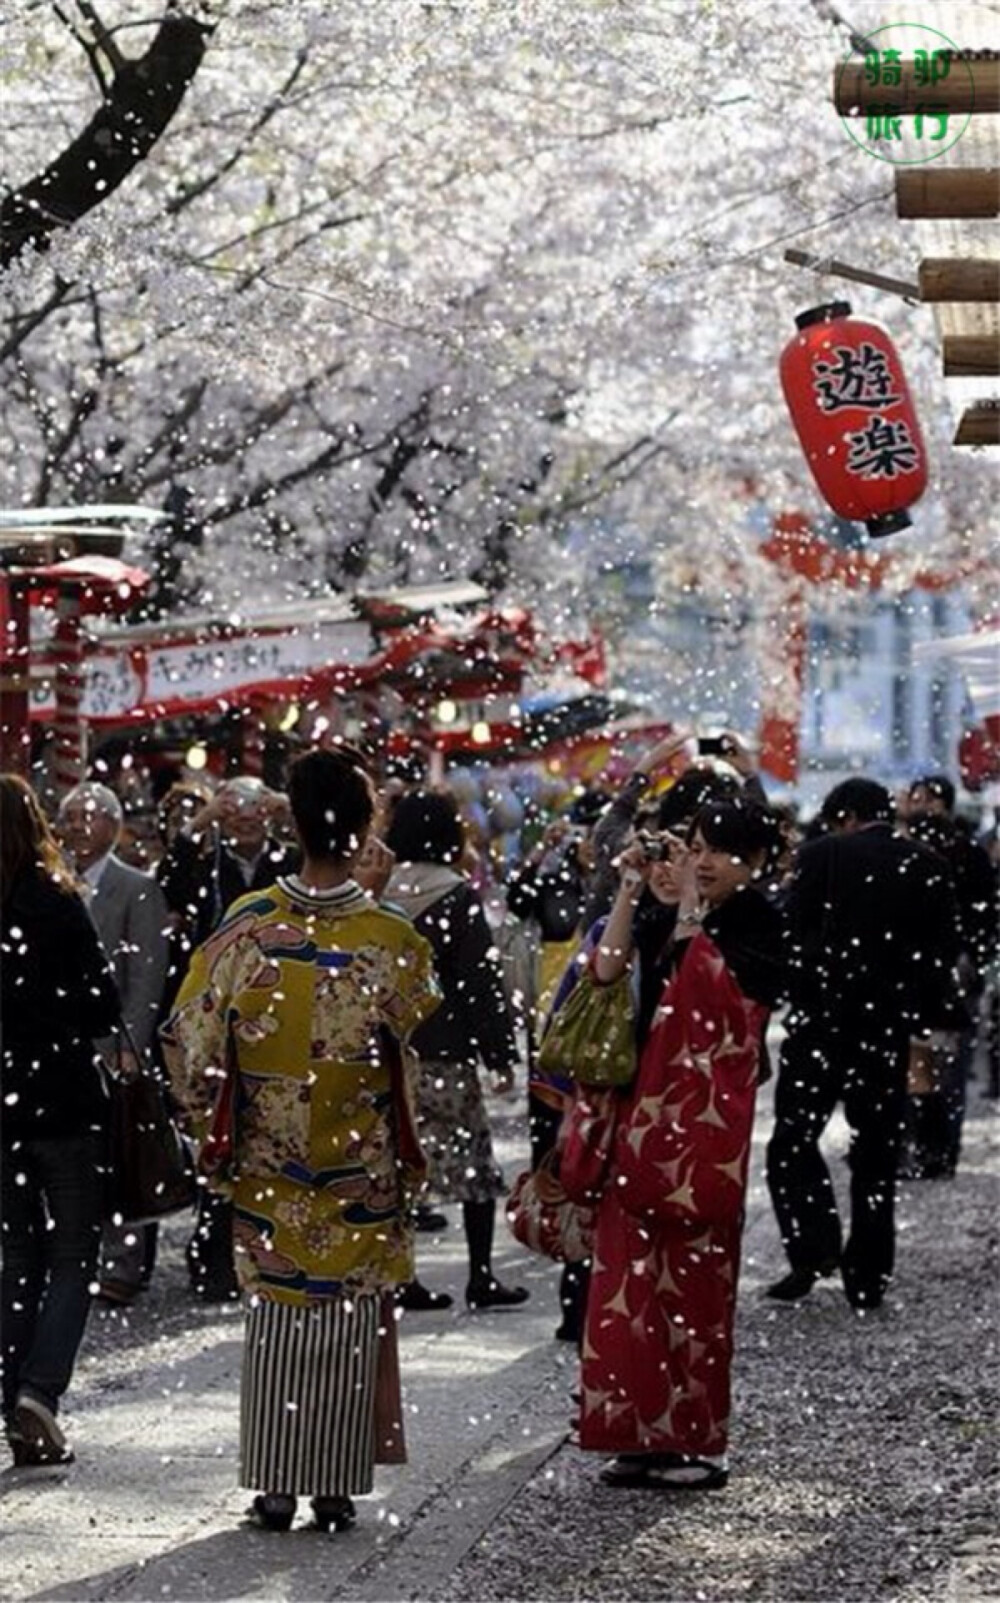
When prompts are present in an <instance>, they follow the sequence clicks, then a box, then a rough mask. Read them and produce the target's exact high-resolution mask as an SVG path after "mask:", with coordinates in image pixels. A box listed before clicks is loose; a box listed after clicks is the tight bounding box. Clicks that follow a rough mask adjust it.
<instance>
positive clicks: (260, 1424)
mask: <svg viewBox="0 0 1000 1603" xmlns="http://www.w3.org/2000/svg"><path fill="white" fill-rule="evenodd" d="M381 1306H382V1304H381V1299H380V1298H379V1297H378V1296H364V1297H355V1298H353V1300H350V1301H348V1300H347V1299H344V1298H331V1299H330V1300H329V1301H328V1302H316V1303H311V1304H309V1305H308V1306H306V1307H296V1306H293V1305H291V1304H289V1303H279V1302H266V1301H263V1300H258V1301H256V1302H255V1303H253V1304H252V1305H251V1307H250V1310H249V1313H248V1315H247V1326H246V1345H245V1348H244V1352H243V1375H242V1381H241V1385H240V1485H241V1486H247V1487H251V1488H253V1489H254V1490H258V1491H265V1492H286V1493H289V1494H292V1495H295V1496H300V1495H305V1496H310V1497H352V1496H355V1495H360V1494H363V1493H364V1492H370V1491H371V1489H372V1485H373V1482H374V1474H375V1434H376V1427H375V1398H376V1379H377V1371H378V1348H379V1323H380V1310H381Z"/></svg>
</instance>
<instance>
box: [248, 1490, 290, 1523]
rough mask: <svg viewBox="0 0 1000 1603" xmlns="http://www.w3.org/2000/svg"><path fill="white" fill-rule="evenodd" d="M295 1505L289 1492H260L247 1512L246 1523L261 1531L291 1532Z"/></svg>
mask: <svg viewBox="0 0 1000 1603" xmlns="http://www.w3.org/2000/svg"><path fill="white" fill-rule="evenodd" d="M295 1504H296V1499H295V1498H294V1497H292V1496H291V1495H290V1494H289V1493H287V1492H259V1493H258V1494H257V1496H256V1497H255V1498H254V1500H253V1502H252V1503H251V1504H250V1507H249V1508H248V1509H247V1511H246V1522H247V1524H248V1525H255V1526H256V1527H257V1529H258V1530H259V1531H290V1530H291V1528H292V1520H293V1519H294V1518H295Z"/></svg>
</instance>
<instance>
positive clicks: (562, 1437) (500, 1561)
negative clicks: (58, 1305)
mask: <svg viewBox="0 0 1000 1603" xmlns="http://www.w3.org/2000/svg"><path fill="white" fill-rule="evenodd" d="M972 1105H973V1114H974V1117H973V1119H972V1120H971V1123H970V1130H969V1151H968V1158H967V1161H966V1163H965V1165H964V1166H963V1173H962V1174H961V1175H960V1177H959V1179H958V1180H957V1182H955V1183H954V1184H953V1185H950V1186H940V1185H933V1184H928V1185H923V1186H910V1187H908V1188H907V1189H906V1191H905V1193H904V1200H903V1205H902V1218H901V1223H902V1229H901V1235H900V1242H901V1263H900V1272H899V1275H898V1278H897V1282H896V1286H895V1289H894V1292H893V1295H892V1297H891V1299H890V1304H889V1306H888V1309H887V1310H886V1311H885V1312H884V1313H883V1314H882V1315H880V1316H877V1317H874V1318H869V1319H868V1320H859V1319H858V1318H857V1317H856V1316H854V1315H852V1314H851V1313H850V1312H849V1310H848V1309H847V1307H846V1305H845V1303H844V1301H843V1298H842V1297H841V1296H840V1295H839V1293H838V1292H837V1291H836V1289H835V1288H834V1287H833V1285H832V1283H831V1284H828V1285H823V1286H822V1287H820V1288H819V1289H818V1290H817V1291H816V1292H815V1293H814V1294H813V1297H812V1298H811V1299H810V1301H809V1303H808V1304H807V1305H805V1306H804V1307H801V1308H798V1309H785V1308H782V1309H777V1308H775V1307H774V1306H773V1305H769V1304H767V1303H764V1302H762V1301H761V1299H760V1295H759V1292H760V1288H761V1287H762V1285H764V1284H766V1282H767V1281H768V1280H769V1279H770V1278H771V1277H772V1275H773V1274H774V1273H775V1272H776V1271H777V1270H779V1269H780V1264H781V1258H780V1249H779V1246H778V1242H777V1237H776V1232H775V1228H774V1224H773V1221H772V1219H771V1216H770V1212H769V1209H768V1208H767V1205H766V1199H765V1196H764V1193H763V1188H762V1184H761V1172H762V1163H761V1157H762V1153H761V1151H760V1147H758V1155H757V1160H756V1162H755V1182H754V1187H753V1191H752V1201H751V1213H750V1219H749V1225H748V1236H747V1244H746V1252H745V1258H744V1278H743V1287H742V1291H743V1296H742V1310H741V1330H740V1346H739V1355H738V1361H737V1369H736V1388H737V1391H736V1409H737V1424H736V1430H735V1434H734V1443H733V1447H734V1475H733V1479H732V1481H731V1484H730V1487H729V1490H728V1491H726V1492H725V1493H722V1494H715V1495H710V1494H709V1495H706V1494H702V1495H701V1496H695V1497H692V1498H690V1499H689V1500H687V1501H685V1500H683V1499H679V1500H669V1499H667V1498H665V1497H664V1496H663V1494H656V1493H635V1492H631V1493H629V1492H625V1493H623V1492H620V1491H618V1492H612V1491H610V1490H608V1489H606V1488H603V1487H601V1486H600V1485H599V1483H598V1482H597V1480H596V1471H597V1467H598V1465H597V1462H596V1461H595V1460H593V1459H589V1458H585V1457H584V1456H583V1455H581V1454H580V1453H579V1452H578V1451H577V1450H576V1449H575V1448H574V1447H573V1446H572V1445H570V1444H569V1442H568V1441H567V1429H568V1425H569V1416H570V1412H571V1405H570V1401H569V1392H570V1390H571V1387H572V1385H573V1376H574V1368H573V1364H572V1361H571V1355H570V1354H568V1353H567V1352H566V1351H565V1349H564V1348H563V1347H562V1346H561V1345H559V1344H557V1343H555V1342H554V1341H552V1339H551V1332H552V1330H553V1328H554V1325H555V1323H556V1317H557V1315H556V1306H555V1281H556V1276H555V1274H554V1273H553V1272H551V1271H550V1270H549V1269H548V1268H547V1267H546V1266H545V1265H543V1264H541V1263H540V1262H539V1263H535V1262H532V1261H530V1260H527V1259H526V1258H525V1257H524V1255H522V1254H521V1253H520V1251H519V1249H517V1248H515V1247H514V1246H512V1245H509V1244H508V1242H507V1240H506V1239H501V1242H500V1251H499V1252H498V1256H497V1265H498V1268H499V1269H500V1270H501V1272H502V1274H503V1275H504V1276H516V1277H518V1278H520V1279H522V1280H523V1281H524V1282H525V1283H526V1284H528V1285H530V1287H531V1290H532V1300H531V1303H530V1304H529V1306H528V1308H527V1309H525V1310H522V1311H518V1312H514V1313H510V1314H493V1315H485V1316H484V1315H476V1316H473V1315H469V1314H467V1313H466V1312H465V1311H464V1309H461V1310H460V1309H459V1307H458V1304H457V1303H456V1309H455V1310H454V1311H453V1312H452V1313H446V1314H443V1315H442V1314H437V1315H434V1314H423V1315H410V1316H407V1318H406V1320H405V1321H404V1325H403V1344H402V1346H403V1366H404V1382H405V1387H406V1407H407V1415H406V1425H407V1432H408V1436H409V1443H410V1463H409V1465H408V1466H406V1467H404V1468H401V1469H396V1470H383V1471H380V1473H379V1489H378V1493H377V1495H376V1496H374V1497H372V1498H371V1499H367V1500H365V1501H364V1503H363V1504H362V1505H361V1517H360V1520H359V1524H358V1526H357V1528H356V1529H355V1530H354V1531H353V1532H352V1533H350V1534H349V1535H347V1536H340V1537H336V1538H324V1537H321V1536H317V1535H307V1534H304V1533H303V1534H298V1533H296V1534H293V1535H291V1536H288V1537H282V1536H274V1535H268V1534H264V1533H259V1532H255V1531H251V1530H246V1529H241V1528H240V1526H239V1519H240V1514H241V1511H242V1509H243V1507H244V1506H245V1503H246V1501H247V1496H246V1494H245V1493H243V1492H241V1491H240V1490H239V1489H237V1488H236V1487H235V1486H234V1485H233V1464H234V1459H235V1451H236V1426H237V1383H238V1369H239V1357H240V1317H239V1314H238V1313H235V1312H232V1313H231V1312H228V1311H224V1312H219V1311H216V1310H204V1311H202V1310H199V1309H197V1308H195V1307H193V1306H192V1303H191V1301H190V1298H189V1296H188V1294H187V1292H186V1285H185V1277H184V1272H183V1267H182V1260H181V1257H180V1250H179V1249H180V1244H181V1242H182V1240H183V1235H184V1232H183V1230H182V1228H181V1227H180V1226H179V1225H178V1224H173V1225H172V1226H171V1227H170V1229H169V1232H168V1240H167V1245H166V1248H165V1251H164V1254H163V1266H162V1269H161V1271H160V1273H159V1274H158V1276H157V1281H156V1283H155V1285H154V1287H153V1289H152V1291H151V1292H150V1293H149V1294H148V1296H147V1297H146V1299H145V1300H144V1301H143V1302H142V1303H141V1304H140V1305H139V1306H138V1307H137V1308H136V1309H135V1310H134V1311H133V1312H131V1313H129V1314H127V1315H125V1316H122V1315H120V1314H116V1313H110V1312H105V1311H101V1312H99V1313H97V1314H96V1315H95V1317H94V1318H93V1320H92V1323H91V1327H90V1331H89V1334H88V1339H87V1344H86V1347H85V1350H84V1355H83V1357H82V1360H81V1363H80V1367H79V1372H78V1378H77V1382H76V1384H75V1385H74V1390H73V1395H72V1413H71V1415H70V1423H71V1427H72V1433H73V1438H74V1442H75V1445H76V1448H77V1452H78V1459H79V1462H78V1463H77V1464H76V1465H75V1466H74V1467H73V1469H72V1470H71V1471H69V1472H68V1473H55V1472H46V1473H41V1472H33V1474H32V1476H29V1475H27V1474H25V1473H23V1472H22V1473H21V1474H15V1473H14V1472H13V1471H10V1470H8V1471H6V1472H5V1473H4V1474H3V1475H2V1476H0V1484H2V1497H3V1509H2V1514H3V1529H4V1540H3V1544H2V1547H0V1561H2V1575H3V1596H4V1597H5V1598H10V1599H27V1598H31V1599H36V1598H37V1599H40V1598H63V1599H69V1598H81V1599H82V1598H87V1599H105V1598H106V1599H116V1600H117V1599H122V1600H132V1599H150V1600H151V1599H170V1600H178V1599H202V1598H204V1599H208V1598H213V1599H220V1598H230V1597H231V1598H280V1599H303V1598H305V1599H331V1600H332V1599H338V1598H345V1599H346V1598H350V1599H382V1598H385V1599H397V1598H398V1599H402V1598H427V1599H441V1600H442V1603H443V1600H444V1599H449V1600H450V1599H454V1600H458V1599H464V1598H470V1597H476V1598H496V1599H501V1598H509V1599H542V1598H550V1597H551V1598H640V1597H656V1598H664V1599H675V1598H676V1599H681V1598H684V1599H687V1598H694V1599H698V1600H706V1603H712V1600H713V1599H717V1598H718V1599H723V1598H725V1599H729V1598H754V1599H760V1598H774V1599H780V1600H793V1599H795V1600H797V1599H811V1598H822V1599H831V1600H833V1599H837V1598H841V1597H843V1598H851V1599H855V1598H856V1599H862V1598H880V1599H881V1598H885V1599H890V1598H891V1599H899V1600H905V1603H911V1600H913V1603H915V1600H918V1599H928V1600H930V1599H939V1598H940V1599H948V1600H963V1603H964V1600H966V1599H968V1600H969V1603H972V1600H973V1599H979V1598H983V1597H986V1596H988V1595H989V1585H990V1582H991V1581H992V1580H995V1576H996V1574H997V1573H998V1570H997V1563H996V1554H994V1557H993V1563H992V1569H991V1565H990V1557H989V1552H988V1541H989V1531H990V1526H991V1510H995V1500H996V1499H995V1493H996V1490H997V1486H998V1482H997V1479H996V1474H997V1465H996V1456H995V1445H994V1444H993V1443H992V1441H991V1437H990V1420H991V1418H995V1386H994V1385H993V1384H992V1383H993V1382H995V1379H996V1349H995V1335H994V1333H993V1331H992V1329H991V1322H992V1321H991V1316H992V1313H993V1311H994V1306H993V1305H994V1304H995V1293H996V1280H995V1260H996V1244H997V1225H996V1217H997V1210H996V1203H997V1185H996V1177H995V1163H994V1162H991V1159H992V1158H994V1157H995V1150H994V1149H993V1148H992V1147H991V1145H990V1140H989V1122H990V1116H989V1115H988V1114H987V1112H986V1110H987V1108H988V1107H989V1106H990V1105H989V1104H986V1103H985V1102H983V1101H982V1100H981V1098H980V1095H979V1090H978V1087H975V1088H973V1104H972ZM496 1117H497V1122H498V1127H499V1130H500V1135H501V1139H500V1142H499V1150H500V1153H501V1156H502V1158H503V1161H504V1164H505V1167H506V1169H507V1172H508V1175H510V1174H512V1173H513V1172H516V1169H517V1167H518V1166H519V1164H520V1162H521V1161H522V1157H523V1141H522V1140H521V1138H520V1134H519V1127H520V1118H519V1116H517V1115H515V1114H514V1113H512V1111H511V1109H510V1105H509V1104H498V1105H497V1106H496ZM768 1122H769V1108H768V1107H767V1106H766V1105H765V1106H763V1107H762V1109H761V1116H760V1120H759V1135H760V1136H763V1135H765V1134H766V1130H767V1125H768ZM843 1135H844V1132H843V1130H842V1128H840V1129H835V1130H834V1132H833V1138H832V1142H831V1145H832V1147H833V1149H834V1150H836V1149H837V1147H838V1146H840V1147H841V1148H842V1146H843ZM991 1171H992V1172H991ZM836 1173H837V1180H838V1185H840V1182H841V1180H842V1177H843V1174H844V1171H843V1168H842V1166H841V1165H840V1164H839V1163H838V1164H837V1168H836ZM449 1211H450V1213H451V1216H452V1221H453V1222H452V1226H451V1228H450V1230H449V1231H448V1232H447V1233H446V1235H445V1236H444V1237H442V1238H441V1240H440V1241H439V1242H437V1243H431V1244H428V1245H427V1247H426V1249H425V1250H423V1251H422V1258H423V1262H424V1278H425V1279H426V1281H427V1282H428V1283H429V1284H431V1285H433V1286H435V1287H437V1288H440V1289H445V1288H447V1289H449V1290H451V1291H453V1292H455V1293H457V1294H460V1292H461V1290H462V1287H463V1285H464V1274H463V1255H462V1251H461V1242H460V1230H459V1228H458V1223H457V1210H449ZM422 1239H423V1241H424V1242H426V1241H427V1238H422Z"/></svg>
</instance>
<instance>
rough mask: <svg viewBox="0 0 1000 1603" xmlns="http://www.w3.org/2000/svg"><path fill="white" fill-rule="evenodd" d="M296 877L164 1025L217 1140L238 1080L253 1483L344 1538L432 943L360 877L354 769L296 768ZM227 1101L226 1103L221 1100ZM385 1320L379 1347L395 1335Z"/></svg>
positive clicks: (385, 1281)
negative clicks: (412, 1050) (307, 1501)
mask: <svg viewBox="0 0 1000 1603" xmlns="http://www.w3.org/2000/svg"><path fill="white" fill-rule="evenodd" d="M289 799H290V802H291V808H292V815H293V817H294V819H295V824H296V829H297V832H298V835H299V839H300V841H301V844H302V849H303V858H304V860H303V865H302V868H301V870H300V872H299V874H297V875H289V876H288V877H285V878H282V879H279V880H278V882H277V884H276V885H274V886H273V887H272V888H270V889H268V890H264V891H251V892H250V893H249V894H248V895H246V896H244V897H241V898H240V900H239V901H237V902H235V903H234V904H233V906H232V907H231V909H230V911H229V913H228V914H227V916H226V918H225V920H224V921H223V923H222V924H221V926H220V927H219V929H218V930H217V931H216V932H215V934H214V935H212V936H211V938H210V939H209V940H208V941H206V942H205V944H204V945H203V946H201V947H199V949H198V950H197V952H196V953H195V955H194V957H193V960H192V963H191V968H190V971H189V973H188V976H187V979H186V980H185V982H184V984H183V986H182V987H181V990H180V993H179V994H178V997H177V1002H176V1006H175V1011H174V1014H173V1016H172V1017H171V1019H170V1020H169V1021H168V1023H167V1024H166V1025H165V1026H164V1031H163V1035H164V1043H165V1048H166V1053H167V1061H168V1064H169V1066H170V1071H171V1077H172V1080H173V1084H174V1089H175V1092H176V1095H177V1097H178V1099H179V1101H180V1102H181V1103H182V1105H183V1106H184V1107H186V1108H187V1110H188V1112H189V1113H190V1115H191V1118H192V1120H193V1122H194V1123H195V1124H196V1125H198V1124H200V1126H201V1128H202V1129H203V1130H204V1128H205V1126H206V1124H207V1122H208V1121H209V1119H210V1118H211V1116H212V1112H213V1109H214V1108H215V1106H216V1102H217V1098H218V1095H219V1088H220V1086H221V1085H222V1084H223V1082H224V1081H225V1078H226V1076H227V1075H232V1076H233V1078H232V1080H231V1082H230V1087H231V1091H232V1099H231V1100H232V1108H233V1117H232V1127H233V1128H232V1133H233V1150H232V1159H231V1162H229V1163H228V1164H227V1166H226V1170H225V1175H224V1177H218V1178H217V1179H216V1180H214V1181H213V1183H222V1184H224V1185H225V1187H226V1190H227V1193H228V1194H229V1195H230V1196H231V1197H232V1199H233V1203H234V1206H235V1217H236V1224H235V1232H234V1237H235V1245H236V1268H237V1274H238V1277H239V1280H240V1284H241V1286H242V1288H243V1290H244V1291H245V1292H247V1293H248V1294H249V1295H250V1307H249V1314H248V1320H247V1337H246V1348H245V1353H244V1364H243V1377H242V1385H241V1419H240V1482H241V1484H242V1485H245V1486H249V1487H253V1488H262V1492H261V1494H260V1495H258V1496H257V1497H255V1499H254V1502H253V1504H252V1507H251V1509H250V1511H249V1514H250V1518H251V1519H252V1520H253V1521H254V1523H257V1524H259V1525H263V1526H265V1527H267V1528H269V1529H277V1530H287V1529H288V1528H289V1527H290V1525H291V1523H292V1519H293V1517H294V1513H295V1506H296V1497H297V1495H300V1494H303V1493H305V1494H308V1495H311V1496H312V1499H313V1514H314V1524H315V1525H318V1526H320V1528H322V1529H325V1530H329V1529H330V1527H331V1526H333V1527H335V1528H336V1529H343V1528H345V1527H346V1526H347V1525H349V1524H350V1523H351V1522H352V1521H353V1518H354V1507H353V1504H352V1502H351V1497H352V1495H354V1494H357V1493H363V1492H368V1491H371V1489H372V1483H373V1473H374V1463H375V1458H376V1446H377V1445H378V1446H382V1445H383V1444H381V1443H379V1444H376V1440H375V1395H376V1370H377V1365H378V1358H379V1327H380V1313H381V1307H382V1294H383V1292H385V1291H387V1290H389V1289H391V1288H393V1287H395V1286H397V1285H400V1284H405V1283H406V1282H408V1281H409V1280H412V1278H413V1253H412V1240H411V1233H410V1226H409V1212H408V1203H409V1198H408V1195H407V1190H408V1187H407V1175H406V1173H405V1172H404V1170H405V1164H404V1160H405V1159H407V1158H408V1157H411V1158H412V1157H417V1156H418V1153H414V1154H410V1153H408V1140H409V1138H410V1137H411V1135H412V1126H411V1123H410V1119H409V1102H408V1096H407V1089H406V1087H405V1086H404V1084H403V1068H402V1065H403V1061H404V1055H403V1052H402V1051H401V1050H400V1045H401V1043H404V1042H405V1041H406V1039H407V1037H408V1036H409V1034H410V1032H411V1031H412V1030H413V1029H415V1028H416V1026H417V1025H418V1024H419V1023H420V1022H421V1021H422V1020H423V1019H425V1018H426V1017H428V1015H429V1014H430V1013H431V1012H432V1011H433V1010H434V1008H435V1007H436V1006H437V1004H438V1000H439V998H438V991H437V986H436V982H435V979H434V972H433V967H432V962H431V953H430V947H429V946H428V944H427V942H426V941H424V940H423V939H422V938H421V937H420V936H419V935H417V934H416V932H415V931H414V929H413V928H412V926H411V925H410V924H409V922H408V921H407V920H406V919H404V918H402V917H400V916H399V915H398V914H394V913H391V912H387V911H384V910H383V909H381V908H380V907H378V906H377V905H376V904H375V903H374V902H373V901H372V900H371V899H370V897H368V896H367V895H366V894H365V892H364V891H363V890H362V889H361V888H360V886H359V885H358V883H357V881H356V880H355V879H354V877H353V870H354V868H355V865H356V864H357V861H358V858H359V856H360V855H361V852H362V851H363V849H364V846H365V841H366V837H367V835H368V832H369V829H370V827H371V822H372V817H373V812H374V792H373V790H372V785H371V781H370V779H369V778H368V776H367V774H366V773H365V772H364V771H363V769H362V768H361V767H360V766H359V760H358V759H355V758H354V757H353V756H352V755H350V754H348V753H346V752H332V751H315V752H310V753H309V754H308V755H306V756H304V757H302V758H300V759H299V760H298V762H297V763H295V764H294V766H293V768H292V772H291V777H290V783H289ZM227 1104H228V1099H226V1101H225V1102H224V1104H223V1105H227ZM384 1329H385V1327H384V1325H383V1333H384Z"/></svg>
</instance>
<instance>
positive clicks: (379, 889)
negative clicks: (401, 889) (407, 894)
mask: <svg viewBox="0 0 1000 1603" xmlns="http://www.w3.org/2000/svg"><path fill="white" fill-rule="evenodd" d="M395 866H396V854H395V852H391V851H390V850H389V848H388V846H386V844H385V842H384V841H381V840H379V838H378V836H377V835H369V837H368V839H367V840H366V841H365V844H364V846H363V848H362V850H361V853H360V855H359V857H358V860H357V862H356V863H355V865H354V878H355V879H356V881H357V883H358V884H359V885H360V886H361V889H362V890H363V891H367V892H368V895H369V896H371V897H372V898H373V900H374V901H376V902H377V901H380V900H381V898H382V897H383V895H384V894H385V888H386V886H387V885H388V883H389V880H390V879H391V877H392V871H393V869H394V868H395Z"/></svg>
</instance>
